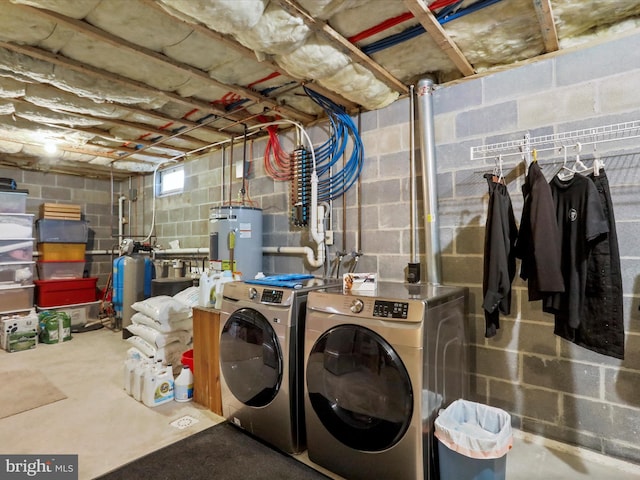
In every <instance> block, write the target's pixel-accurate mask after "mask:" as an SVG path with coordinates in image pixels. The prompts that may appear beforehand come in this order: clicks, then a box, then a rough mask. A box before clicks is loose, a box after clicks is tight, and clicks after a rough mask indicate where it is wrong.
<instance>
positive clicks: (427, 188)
mask: <svg viewBox="0 0 640 480" xmlns="http://www.w3.org/2000/svg"><path fill="white" fill-rule="evenodd" d="M416 94H417V97H418V119H419V122H418V128H419V129H420V157H421V162H422V197H423V202H424V231H425V256H426V261H427V282H428V283H432V284H435V285H439V284H440V277H441V270H442V268H441V258H440V255H441V250H440V222H439V219H438V190H437V182H436V179H437V170H436V148H435V144H436V142H435V133H434V132H435V131H434V115H433V80H431V79H423V80H420V81H419V82H418V86H417V92H416Z"/></svg>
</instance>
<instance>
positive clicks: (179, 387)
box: [173, 365, 193, 402]
mask: <svg viewBox="0 0 640 480" xmlns="http://www.w3.org/2000/svg"><path fill="white" fill-rule="evenodd" d="M173 394H174V397H175V400H176V402H190V401H191V400H193V373H191V369H190V368H189V367H187V366H186V365H185V366H183V367H182V370H181V371H180V374H179V375H178V376H177V377H176V381H175V383H174V391H173Z"/></svg>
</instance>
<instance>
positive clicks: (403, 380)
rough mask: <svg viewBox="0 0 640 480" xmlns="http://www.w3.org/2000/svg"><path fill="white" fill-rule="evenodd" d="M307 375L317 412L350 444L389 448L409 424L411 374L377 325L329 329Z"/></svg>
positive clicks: (312, 356) (369, 448)
mask: <svg viewBox="0 0 640 480" xmlns="http://www.w3.org/2000/svg"><path fill="white" fill-rule="evenodd" d="M306 374H307V376H306V379H307V390H308V392H309V400H310V401H311V405H312V406H313V409H314V411H315V413H316V415H317V416H318V418H319V419H320V421H321V422H322V424H323V425H324V426H325V428H326V429H327V430H328V431H329V432H330V433H331V434H332V435H333V436H334V437H335V438H336V439H338V440H339V441H341V442H342V443H344V444H345V445H347V446H349V447H351V448H354V449H357V450H363V451H372V452H376V451H381V450H385V449H387V448H390V447H392V446H393V445H395V444H396V443H397V442H398V441H399V440H400V439H401V438H402V436H403V435H404V433H405V432H406V430H407V428H408V427H409V423H410V422H411V416H412V413H413V391H412V388H411V380H410V378H409V373H408V372H407V370H406V368H405V367H404V365H403V364H402V361H401V360H400V358H399V357H398V355H397V353H396V352H395V351H394V349H393V348H392V347H391V345H389V343H387V342H386V341H385V340H384V339H383V338H382V337H381V336H380V335H378V334H377V333H375V332H373V331H372V330H369V329H367V328H364V327H360V326H356V325H341V326H338V327H335V328H333V329H331V330H328V331H327V332H325V333H324V334H323V335H322V336H321V337H320V338H319V339H318V340H317V341H316V343H315V344H314V346H313V348H312V349H311V353H310V354H309V359H308V363H307V370H306Z"/></svg>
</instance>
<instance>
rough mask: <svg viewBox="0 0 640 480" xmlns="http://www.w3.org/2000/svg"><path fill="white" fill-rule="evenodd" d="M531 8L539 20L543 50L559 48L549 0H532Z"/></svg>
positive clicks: (551, 50)
mask: <svg viewBox="0 0 640 480" xmlns="http://www.w3.org/2000/svg"><path fill="white" fill-rule="evenodd" d="M533 8H534V9H535V11H536V15H537V17H538V22H540V33H541V34H542V41H543V43H544V49H545V51H546V52H547V53H550V52H557V51H558V50H560V43H559V42H558V31H557V30H556V23H555V22H554V20H553V10H552V9H551V0H533Z"/></svg>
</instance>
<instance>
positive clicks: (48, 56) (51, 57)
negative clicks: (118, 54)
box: [0, 41, 243, 138]
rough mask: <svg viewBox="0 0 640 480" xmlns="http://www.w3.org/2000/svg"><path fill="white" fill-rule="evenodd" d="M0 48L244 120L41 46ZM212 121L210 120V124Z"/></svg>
mask: <svg viewBox="0 0 640 480" xmlns="http://www.w3.org/2000/svg"><path fill="white" fill-rule="evenodd" d="M0 48H4V49H6V50H10V51H12V52H16V53H19V54H22V55H26V56H29V57H32V58H35V59H38V60H42V61H44V62H48V63H51V64H53V65H57V66H60V67H63V68H68V69H69V70H73V71H74V72H79V73H82V74H85V75H87V76H90V77H92V78H99V79H102V80H105V81H108V82H112V83H114V84H117V85H120V86H122V87H125V88H128V89H131V90H135V91H138V92H143V93H145V94H147V95H155V96H156V97H160V98H162V99H163V100H165V101H167V102H174V103H177V104H180V105H184V106H186V107H187V108H190V109H194V108H196V109H198V110H201V111H202V112H205V113H210V114H213V115H216V116H217V117H218V118H227V119H229V120H238V121H242V120H243V118H242V117H238V116H237V114H236V112H235V111H232V112H226V111H224V110H222V109H220V108H218V107H215V106H213V105H212V104H210V103H207V102H203V101H199V100H197V99H194V98H185V97H181V96H180V95H177V94H175V93H171V92H165V91H163V90H157V89H155V88H153V87H150V86H149V85H146V84H144V83H141V82H138V81H136V80H132V79H130V78H125V77H122V76H121V75H118V74H115V73H111V72H107V71H105V70H102V69H99V68H95V67H91V66H89V65H86V64H83V63H80V62H78V61H76V60H72V59H70V58H68V57H65V56H63V55H60V54H54V53H51V52H48V51H45V50H42V49H40V48H36V47H31V46H28V45H18V44H15V43H10V42H4V41H0ZM210 123H211V122H209V124H210ZM226 135H227V136H228V137H229V138H230V137H231V136H232V135H231V134H226Z"/></svg>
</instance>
